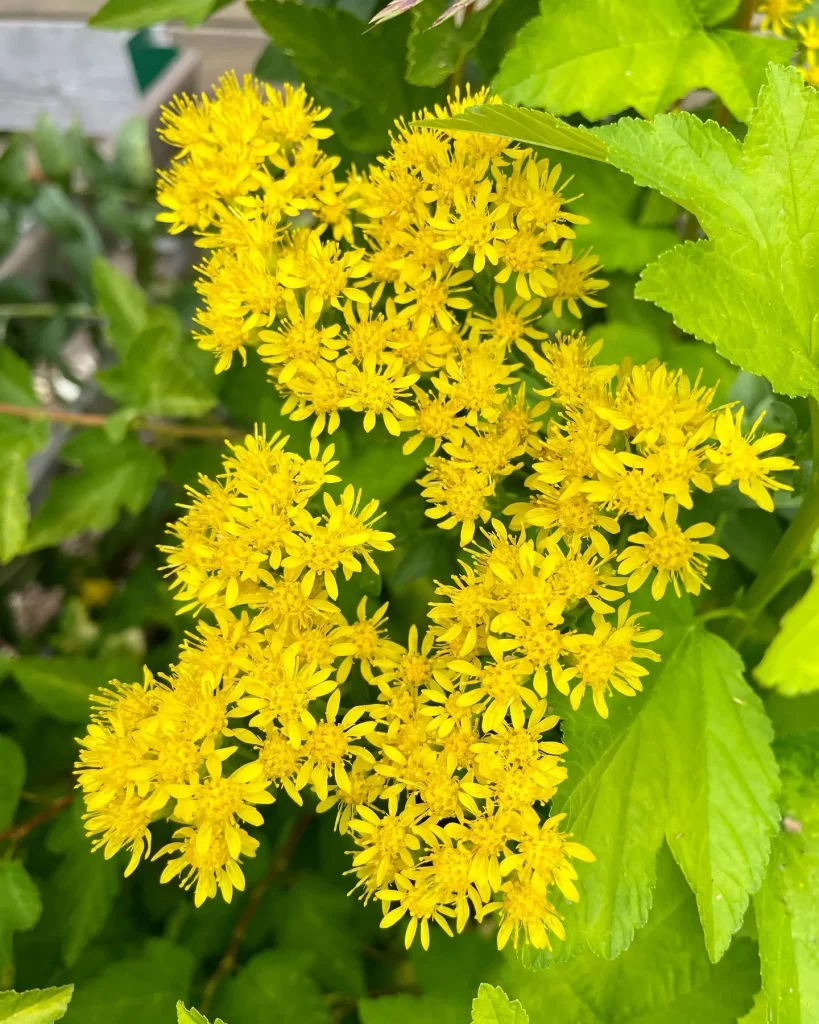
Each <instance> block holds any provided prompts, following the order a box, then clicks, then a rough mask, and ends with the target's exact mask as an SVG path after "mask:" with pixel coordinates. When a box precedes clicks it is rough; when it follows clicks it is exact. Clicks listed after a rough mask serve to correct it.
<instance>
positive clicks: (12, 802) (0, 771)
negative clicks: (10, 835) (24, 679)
mask: <svg viewBox="0 0 819 1024" xmlns="http://www.w3.org/2000/svg"><path fill="white" fill-rule="evenodd" d="M25 781H26V759H25V755H24V754H23V751H22V750H21V749H20V745H19V744H18V743H16V742H15V741H14V740H13V739H12V738H11V736H0V829H5V828H8V827H9V825H10V824H11V823H12V822H13V821H14V816H15V814H16V813H17V804H18V802H19V800H20V791H21V790H22V788H23V783H24V782H25ZM0 1019H2V1018H0Z"/></svg>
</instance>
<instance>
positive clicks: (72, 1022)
mask: <svg viewBox="0 0 819 1024" xmlns="http://www.w3.org/2000/svg"><path fill="white" fill-rule="evenodd" d="M193 967H194V962H193V956H192V955H191V954H190V953H189V952H188V950H186V949H183V948H182V947H181V946H177V945H176V944H175V943H173V942H169V941H168V940H167V939H148V941H147V942H146V943H145V945H144V947H143V948H142V950H141V952H139V953H137V954H135V955H134V956H131V957H128V958H127V959H125V960H118V961H116V962H115V963H112V964H109V965H108V966H107V967H105V968H104V969H103V971H102V972H101V973H100V974H98V975H97V976H96V977H95V978H92V979H91V980H89V981H85V982H79V983H78V984H77V988H76V991H75V993H74V999H73V1000H72V1003H71V1006H70V1007H69V1009H68V1014H67V1015H66V1018H65V1020H66V1024H147V1022H151V1024H153V1022H156V1024H165V1022H166V1021H168V1022H170V1021H172V1020H173V1019H174V1016H175V1014H174V1009H175V1007H176V1003H177V1001H178V1000H179V999H185V998H187V995H188V989H189V988H190V983H191V977H192V975H193Z"/></svg>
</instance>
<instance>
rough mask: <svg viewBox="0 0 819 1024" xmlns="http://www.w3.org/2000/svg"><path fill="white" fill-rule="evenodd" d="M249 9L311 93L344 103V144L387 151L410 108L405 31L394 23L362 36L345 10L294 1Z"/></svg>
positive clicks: (262, 1)
mask: <svg viewBox="0 0 819 1024" xmlns="http://www.w3.org/2000/svg"><path fill="white" fill-rule="evenodd" d="M247 8H248V10H249V11H250V13H251V14H252V15H253V17H254V18H255V19H256V20H257V21H258V23H259V24H260V25H261V27H262V28H263V29H264V31H265V32H266V33H267V34H268V35H269V36H270V39H271V41H272V42H273V44H274V45H275V46H276V47H277V48H278V49H279V50H281V51H283V52H284V53H285V54H286V55H287V56H288V57H290V58H291V60H292V61H293V63H294V64H295V66H296V68H297V69H298V71H299V74H300V77H301V78H302V79H303V80H304V81H305V82H306V84H307V86H308V88H309V90H310V91H311V92H312V93H314V94H315V93H316V92H323V91H329V92H331V93H333V94H335V96H337V97H339V99H341V100H343V101H344V103H345V105H346V107H347V113H346V114H345V120H349V121H350V124H349V125H348V129H349V130H347V131H345V133H344V140H343V141H344V142H345V143H346V144H347V145H348V146H350V147H351V148H353V149H356V150H361V151H364V152H369V151H372V150H374V149H383V148H384V147H385V146H386V145H387V143H388V135H387V133H388V131H389V129H390V128H391V127H392V122H393V119H394V118H395V117H397V116H398V115H399V114H400V113H401V112H402V111H404V110H405V109H406V107H407V90H406V86H405V85H404V79H403V75H402V70H403V39H404V32H405V30H404V29H402V28H401V27H400V26H398V27H394V26H395V25H396V23H393V24H392V25H383V26H381V27H379V28H378V29H375V30H374V31H371V32H364V26H363V25H362V23H361V21H360V20H359V19H358V18H356V17H355V16H354V15H352V14H349V13H348V12H347V11H343V10H333V9H331V8H328V7H313V6H310V7H308V6H305V5H302V4H299V3H293V2H291V0H250V2H249V3H248V5H247ZM399 40H400V43H399ZM341 55H343V57H342V56H341ZM336 105H338V104H336ZM334 126H335V127H336V129H337V130H338V128H339V121H338V120H337V119H336V120H334Z"/></svg>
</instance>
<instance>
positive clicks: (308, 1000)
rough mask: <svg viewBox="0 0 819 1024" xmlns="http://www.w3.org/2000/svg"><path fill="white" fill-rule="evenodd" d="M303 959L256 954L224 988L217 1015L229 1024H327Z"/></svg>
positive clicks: (272, 952) (285, 954) (327, 1015)
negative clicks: (265, 1023) (263, 1023)
mask: <svg viewBox="0 0 819 1024" xmlns="http://www.w3.org/2000/svg"><path fill="white" fill-rule="evenodd" d="M307 962H308V961H306V960H305V958H304V957H303V956H299V955H294V954H292V953H289V952H286V951H284V950H265V951H264V952H263V953H257V954H256V955H255V956H254V957H251V959H250V960H249V961H248V963H247V965H246V966H245V967H243V968H242V970H241V971H239V973H238V974H237V975H236V977H235V978H233V979H232V980H231V981H230V982H229V983H228V984H227V985H226V986H225V989H226V991H225V995H224V999H223V1001H222V1002H221V1003H220V1012H222V1013H224V1015H225V1017H226V1018H227V1019H228V1020H229V1021H230V1024H259V1022H260V1021H264V1020H274V1019H275V1021H276V1024H330V1020H331V1017H330V1013H329V1011H328V1009H327V1006H326V1004H325V1001H324V997H323V996H322V994H321V992H320V990H319V988H318V986H317V985H316V983H315V982H314V981H313V980H312V979H311V978H310V976H309V974H308V971H307V968H306V964H307Z"/></svg>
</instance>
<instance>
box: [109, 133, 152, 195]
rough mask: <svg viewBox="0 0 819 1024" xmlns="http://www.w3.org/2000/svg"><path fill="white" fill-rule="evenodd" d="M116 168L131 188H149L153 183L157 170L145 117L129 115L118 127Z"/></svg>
mask: <svg viewBox="0 0 819 1024" xmlns="http://www.w3.org/2000/svg"><path fill="white" fill-rule="evenodd" d="M114 168H115V170H116V171H117V173H118V175H119V176H120V178H121V179H122V180H123V181H124V182H125V184H126V185H128V186H130V187H131V188H136V189H145V190H148V189H150V188H151V186H152V185H153V183H154V178H155V176H156V172H155V171H154V159H153V157H152V156H151V146H150V142H149V129H148V125H147V123H146V121H145V119H144V118H143V117H129V118H128V119H127V120H126V121H123V122H122V124H121V125H120V126H119V128H118V129H117V135H116V140H115V148H114Z"/></svg>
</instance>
